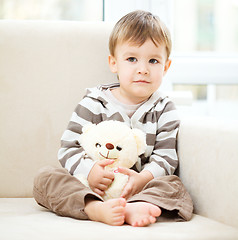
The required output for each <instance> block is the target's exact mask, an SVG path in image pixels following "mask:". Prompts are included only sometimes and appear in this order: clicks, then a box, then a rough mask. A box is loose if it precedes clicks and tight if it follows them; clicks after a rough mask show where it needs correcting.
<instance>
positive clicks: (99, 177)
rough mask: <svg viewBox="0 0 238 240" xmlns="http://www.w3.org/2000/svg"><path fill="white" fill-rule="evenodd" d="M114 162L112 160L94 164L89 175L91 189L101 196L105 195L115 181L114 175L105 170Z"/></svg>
mask: <svg viewBox="0 0 238 240" xmlns="http://www.w3.org/2000/svg"><path fill="white" fill-rule="evenodd" d="M113 162H114V161H113V160H110V159H105V160H100V161H98V162H96V163H95V164H94V166H93V167H92V169H91V171H90V172H89V175H88V183H89V186H90V188H91V189H92V190H93V191H94V192H95V193H97V194H99V195H100V196H103V195H104V191H105V190H107V188H108V186H109V185H110V184H111V183H112V181H113V179H114V174H113V173H112V172H110V171H108V170H105V169H104V168H105V167H106V166H107V165H110V164H112V163H113Z"/></svg>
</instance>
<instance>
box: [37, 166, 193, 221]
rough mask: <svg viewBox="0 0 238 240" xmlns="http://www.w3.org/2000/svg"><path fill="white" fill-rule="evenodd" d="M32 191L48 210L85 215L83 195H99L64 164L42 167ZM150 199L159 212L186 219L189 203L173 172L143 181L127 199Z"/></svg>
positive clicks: (74, 216)
mask: <svg viewBox="0 0 238 240" xmlns="http://www.w3.org/2000/svg"><path fill="white" fill-rule="evenodd" d="M33 195H34V198H35V200H36V202H37V203H38V204H39V205H41V206H44V207H46V208H48V209H49V210H50V211H52V212H54V213H56V214H58V215H61V216H67V217H73V218H77V219H88V216H87V214H86V213H85V212H84V207H85V198H86V197H91V198H94V199H97V200H101V201H103V199H102V198H101V197H100V196H99V195H98V194H96V193H94V192H93V191H92V190H91V189H89V188H87V187H85V186H84V185H83V184H82V183H81V182H80V181H79V180H77V179H76V178H75V177H73V176H72V175H70V174H69V172H68V171H67V170H66V169H64V168H53V167H45V168H43V169H41V170H40V171H39V173H38V174H37V176H36V178H35V181H34V189H33ZM136 201H143V202H149V203H152V204H154V205H156V206H158V207H160V208H161V210H162V214H163V212H166V213H168V212H171V213H173V214H172V215H173V216H176V218H180V219H183V220H186V221H188V220H190V219H191V218H192V211H193V203H192V200H191V197H190V195H189V194H188V192H187V191H186V189H185V187H184V186H183V184H182V182H181V180H180V179H179V177H177V176H175V175H170V176H163V177H158V178H155V179H153V180H151V181H150V182H149V183H147V184H146V185H145V187H144V188H143V190H142V191H141V192H140V193H138V194H135V195H134V196H133V197H131V198H130V199H128V200H127V202H136Z"/></svg>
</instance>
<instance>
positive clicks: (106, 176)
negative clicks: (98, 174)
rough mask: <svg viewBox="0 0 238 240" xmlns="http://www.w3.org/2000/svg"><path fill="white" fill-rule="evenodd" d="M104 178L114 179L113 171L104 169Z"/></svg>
mask: <svg viewBox="0 0 238 240" xmlns="http://www.w3.org/2000/svg"><path fill="white" fill-rule="evenodd" d="M104 178H107V179H109V180H111V181H112V180H113V179H114V173H113V172H109V171H104Z"/></svg>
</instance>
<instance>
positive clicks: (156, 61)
mask: <svg viewBox="0 0 238 240" xmlns="http://www.w3.org/2000/svg"><path fill="white" fill-rule="evenodd" d="M149 63H152V64H156V63H159V61H158V60H156V59H154V58H152V59H150V60H149Z"/></svg>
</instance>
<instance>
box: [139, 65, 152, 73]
mask: <svg viewBox="0 0 238 240" xmlns="http://www.w3.org/2000/svg"><path fill="white" fill-rule="evenodd" d="M138 73H139V74H148V73H149V70H148V68H147V66H146V65H144V64H141V65H140V66H139V67H138Z"/></svg>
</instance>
